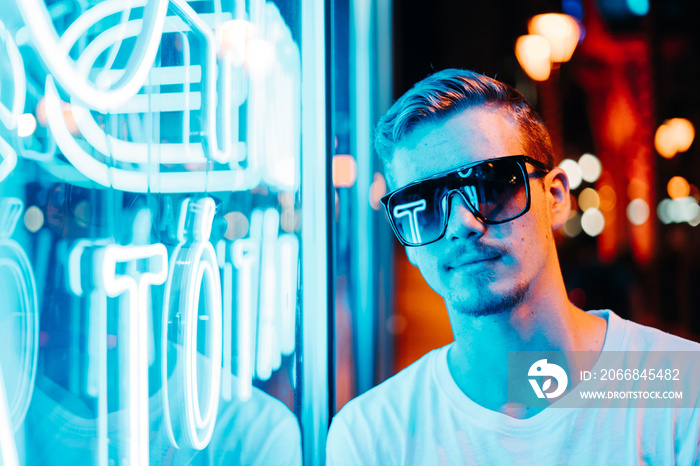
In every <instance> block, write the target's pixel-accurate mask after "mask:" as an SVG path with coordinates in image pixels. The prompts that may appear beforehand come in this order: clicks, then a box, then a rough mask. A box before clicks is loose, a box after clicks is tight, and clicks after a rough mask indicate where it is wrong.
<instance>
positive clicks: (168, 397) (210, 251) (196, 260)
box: [161, 198, 222, 450]
mask: <svg viewBox="0 0 700 466" xmlns="http://www.w3.org/2000/svg"><path fill="white" fill-rule="evenodd" d="M215 211H216V206H215V204H214V200H213V199H211V198H204V199H200V200H199V201H198V202H197V203H193V202H191V201H190V199H187V200H185V201H183V203H182V206H181V209H180V218H179V222H178V225H179V226H178V240H179V241H180V243H179V244H178V245H177V246H176V247H175V249H174V250H173V253H172V258H171V260H170V270H169V274H168V281H167V283H166V285H165V295H164V298H163V323H162V326H163V327H162V333H161V338H162V346H161V351H162V353H161V358H162V359H161V361H162V366H161V371H162V372H161V377H162V380H163V381H164V382H163V388H162V392H163V413H164V419H165V426H166V429H167V433H168V437H169V439H170V442H171V443H172V444H173V445H174V446H176V447H181V446H184V447H189V448H194V449H197V450H201V449H203V448H205V447H206V446H207V445H208V443H209V440H210V439H211V435H212V433H213V432H214V424H215V422H216V414H217V409H218V406H219V390H220V386H221V346H222V341H221V338H222V337H221V282H220V278H219V268H218V263H217V257H216V252H215V251H214V246H213V245H212V244H211V242H209V237H210V234H211V227H212V222H213V220H214V214H215ZM205 285H206V287H205V288H204V289H205V290H206V291H205V293H204V296H201V291H202V287H203V286H205ZM201 298H203V300H204V303H205V305H204V309H205V312H206V313H205V314H202V315H200V314H199V312H198V311H199V308H200V300H201ZM200 321H201V322H200ZM205 324H206V325H207V327H208V330H209V332H208V336H207V338H206V345H207V351H206V356H207V357H208V359H209V361H210V363H209V364H207V366H208V377H205V381H204V382H203V383H202V386H203V387H204V393H203V394H202V397H203V400H204V402H203V405H204V406H205V409H204V415H202V408H201V405H202V404H200V393H199V387H200V384H199V380H198V370H197V365H198V363H197V346H198V341H197V334H198V326H199V325H205ZM171 339H172V340H173V341H174V342H175V343H176V344H177V346H178V347H181V348H183V351H184V357H181V358H177V359H176V360H175V362H174V366H175V367H174V373H173V374H172V376H170V377H169V374H168V372H169V359H170V357H169V355H168V346H169V345H168V342H169V340H171ZM166 381H167V382H166Z"/></svg>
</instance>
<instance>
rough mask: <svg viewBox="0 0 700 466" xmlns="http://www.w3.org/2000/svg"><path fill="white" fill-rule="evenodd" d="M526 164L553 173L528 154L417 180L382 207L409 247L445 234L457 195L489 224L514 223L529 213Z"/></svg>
mask: <svg viewBox="0 0 700 466" xmlns="http://www.w3.org/2000/svg"><path fill="white" fill-rule="evenodd" d="M526 163H528V164H530V165H532V166H533V167H535V168H536V169H537V170H539V171H541V172H544V173H548V172H549V169H548V168H547V166H546V165H545V164H543V163H542V162H540V161H538V160H535V159H533V158H530V157H528V156H526V155H512V156H508V157H499V158H495V159H489V160H484V161H481V162H478V163H472V164H470V165H465V166H463V167H459V168H457V169H455V170H451V171H449V172H443V173H438V174H437V175H433V176H431V177H429V178H425V179H422V180H419V181H415V182H413V183H411V184H409V185H406V186H404V187H402V188H399V189H397V190H396V191H393V192H391V193H389V194H387V195H386V196H384V197H382V204H383V205H384V209H385V211H386V215H387V217H388V219H389V223H390V224H391V227H392V229H393V230H394V233H396V237H397V238H398V239H399V241H400V242H401V244H403V245H404V246H423V245H425V244H430V243H433V242H435V241H437V240H439V239H440V238H442V237H443V236H444V235H445V231H446V230H447V221H448V219H449V217H450V202H449V198H450V196H452V194H453V193H457V194H458V195H459V196H461V198H462V199H463V200H464V202H465V204H466V205H467V207H468V208H469V210H470V211H471V212H472V214H473V215H474V216H475V217H476V218H478V219H479V220H481V221H482V222H484V223H485V224H488V225H497V224H499V223H505V222H510V221H511V220H514V219H516V218H518V217H520V216H521V215H523V214H525V212H527V211H528V210H529V209H530V182H529V177H528V172H527V167H526V165H525V164H526Z"/></svg>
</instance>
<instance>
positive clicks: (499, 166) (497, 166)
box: [474, 160, 527, 222]
mask: <svg viewBox="0 0 700 466" xmlns="http://www.w3.org/2000/svg"><path fill="white" fill-rule="evenodd" d="M474 177H475V181H476V191H477V198H478V201H479V205H478V209H479V212H480V213H481V215H483V216H484V218H485V219H486V220H488V221H491V222H502V221H507V220H509V219H511V218H513V217H516V216H518V215H520V214H521V213H522V212H523V211H524V210H525V208H526V207H527V190H526V189H525V174H524V173H523V169H522V168H521V166H520V164H519V163H518V162H516V161H514V160H504V161H495V162H491V163H488V164H484V165H481V166H479V167H478V168H477V169H476V170H474Z"/></svg>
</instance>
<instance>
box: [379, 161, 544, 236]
mask: <svg viewBox="0 0 700 466" xmlns="http://www.w3.org/2000/svg"><path fill="white" fill-rule="evenodd" d="M505 160H508V161H511V160H512V161H514V162H516V163H517V164H518V166H519V167H520V169H521V170H522V172H523V176H524V182H525V193H526V198H527V203H526V205H525V208H524V209H523V210H522V212H520V213H519V214H517V215H515V216H513V217H510V218H507V219H505V220H497V221H493V220H487V219H486V218H484V216H483V215H482V214H481V213H480V212H479V211H478V210H477V209H476V208H475V207H474V206H473V205H471V202H469V201H468V200H467V202H466V204H467V207H468V208H469V210H470V211H471V213H472V214H473V215H474V216H475V217H476V218H478V219H479V220H481V221H482V222H484V223H485V224H487V225H498V224H500V223H506V222H510V221H512V220H515V219H516V218H518V217H521V216H523V215H525V214H526V213H527V211H529V210H530V198H531V196H530V174H529V173H528V171H527V167H525V163H529V164H530V165H532V166H533V167H535V168H536V169H538V170H540V171H542V172H544V173H549V172H550V171H551V170H550V169H549V168H548V167H547V166H546V165H545V164H544V163H542V162H540V161H539V160H535V159H533V158H532V157H528V156H527V155H509V156H506V157H496V158H493V159H487V160H481V161H479V162H475V163H470V164H468V165H463V166H461V167H457V168H455V169H452V170H448V171H444V172H440V173H437V174H435V175H433V176H429V177H427V178H423V179H420V180H417V181H414V182H412V183H409V184H407V185H406V186H402V187H401V188H399V189H396V190H394V191H392V192H390V193H388V194H386V195H384V196H383V197H382V199H381V203H382V205H383V206H384V213H385V214H386V217H387V219H388V220H389V224H390V225H391V229H392V230H394V234H395V235H396V238H397V239H398V240H399V242H400V243H401V244H402V245H404V246H409V247H417V246H425V245H426V244H430V243H434V242H436V241H439V240H440V239H442V237H443V236H445V232H446V231H447V222H448V221H449V219H450V214H451V205H450V202H448V206H447V213H446V214H445V216H444V217H445V218H444V221H443V225H442V233H441V234H440V236H438V237H437V238H435V239H433V240H430V241H425V242H421V243H411V242H408V241H405V240H404V239H403V238H402V237H401V235H400V234H399V232H398V229H397V228H396V225H395V224H394V219H393V216H392V214H391V211H390V209H389V201H390V200H391V198H392V197H393V196H394V195H395V194H396V193H398V192H400V191H403V190H404V189H406V188H410V187H413V186H416V185H419V184H422V183H424V182H426V181H436V180H439V179H440V178H444V177H452V176H454V175H455V174H456V173H458V172H463V171H464V170H467V169H469V168H474V167H476V166H479V165H482V164H488V163H491V162H502V161H505ZM453 191H454V190H450V191H448V193H447V197H448V198H449V197H450V195H451V193H452V192H453ZM463 197H464V196H463ZM465 200H466V199H465Z"/></svg>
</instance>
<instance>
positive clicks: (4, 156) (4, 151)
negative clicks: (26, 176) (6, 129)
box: [0, 136, 17, 182]
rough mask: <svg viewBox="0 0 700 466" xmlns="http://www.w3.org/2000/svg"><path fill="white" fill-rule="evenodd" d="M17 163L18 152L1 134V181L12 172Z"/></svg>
mask: <svg viewBox="0 0 700 466" xmlns="http://www.w3.org/2000/svg"><path fill="white" fill-rule="evenodd" d="M15 165H17V153H16V152H15V150H14V149H13V148H12V146H11V145H9V144H8V143H7V142H5V140H4V139H3V138H2V136H0V182H1V181H2V180H4V179H5V178H6V177H7V175H9V174H10V172H11V171H12V170H13V169H14V168H15Z"/></svg>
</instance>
